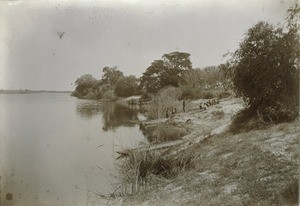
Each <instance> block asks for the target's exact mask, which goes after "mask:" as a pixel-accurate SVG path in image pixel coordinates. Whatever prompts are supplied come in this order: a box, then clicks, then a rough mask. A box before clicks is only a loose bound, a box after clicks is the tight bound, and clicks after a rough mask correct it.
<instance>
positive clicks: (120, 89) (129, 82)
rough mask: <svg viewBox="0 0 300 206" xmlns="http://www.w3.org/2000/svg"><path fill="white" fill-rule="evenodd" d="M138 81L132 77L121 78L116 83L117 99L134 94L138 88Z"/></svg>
mask: <svg viewBox="0 0 300 206" xmlns="http://www.w3.org/2000/svg"><path fill="white" fill-rule="evenodd" d="M138 81H139V80H138V79H137V78H136V77H135V76H133V75H130V76H128V77H123V78H122V79H120V80H119V81H118V82H117V83H116V87H115V94H116V95H117V96H118V97H129V96H132V95H134V94H136V92H137V90H138V86H139V85H138Z"/></svg>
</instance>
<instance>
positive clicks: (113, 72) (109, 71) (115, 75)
mask: <svg viewBox="0 0 300 206" xmlns="http://www.w3.org/2000/svg"><path fill="white" fill-rule="evenodd" d="M102 71H103V73H104V74H103V76H102V82H103V83H105V84H110V85H111V86H114V85H115V84H116V83H117V82H118V80H119V79H121V78H123V77H124V75H123V72H121V71H119V70H118V67H104V68H103V70H102Z"/></svg>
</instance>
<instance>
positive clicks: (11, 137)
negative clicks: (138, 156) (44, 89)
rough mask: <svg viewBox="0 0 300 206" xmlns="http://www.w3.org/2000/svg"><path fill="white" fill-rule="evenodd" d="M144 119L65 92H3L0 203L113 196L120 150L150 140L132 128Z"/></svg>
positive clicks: (0, 97) (71, 201)
mask: <svg viewBox="0 0 300 206" xmlns="http://www.w3.org/2000/svg"><path fill="white" fill-rule="evenodd" d="M144 118H145V117H144V116H143V115H142V114H140V113H139V112H138V111H136V110H132V109H130V108H127V107H124V106H120V105H117V104H115V103H111V102H102V103H101V102H99V101H90V100H79V99H76V98H74V97H70V95H69V94H66V93H65V94H62V93H60V94H59V93H40V94H0V121H1V122H0V146H1V147H0V166H1V167H0V169H1V170H0V171H1V202H0V204H1V205H18V206H19V205H22V206H23V205H31V206H35V205H43V206H44V205H45V206H47V205H49V206H50V205H51V206H52V205H58V206H59V205H74V206H75V205H86V201H87V195H88V193H87V190H88V191H92V192H95V193H99V194H108V193H110V192H112V191H113V190H114V188H115V187H116V183H118V181H120V179H119V178H118V172H117V170H116V169H117V166H116V165H118V160H116V158H117V157H118V155H117V154H116V151H118V150H121V149H124V148H131V147H135V146H137V145H139V144H141V143H143V142H146V139H145V138H144V136H143V134H142V132H141V131H140V130H139V126H138V125H136V124H134V122H136V120H142V119H144ZM7 199H11V200H7Z"/></svg>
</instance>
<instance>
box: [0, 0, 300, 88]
mask: <svg viewBox="0 0 300 206" xmlns="http://www.w3.org/2000/svg"><path fill="white" fill-rule="evenodd" d="M294 2H295V0H177V1H176V0H61V1H56V0H49V1H46V0H31V1H30V0H14V1H0V45H1V47H0V89H34V90H39V89H46V90H74V88H75V86H74V82H75V80H76V79H77V78H78V77H80V76H81V75H83V74H92V75H93V76H94V77H95V78H97V79H100V78H101V76H102V69H103V67H105V66H118V67H119V69H120V70H121V71H122V72H123V73H124V74H125V75H130V74H133V75H136V76H137V77H140V76H141V75H142V73H143V72H144V71H145V70H146V68H147V67H148V66H150V64H151V62H153V61H154V60H156V59H160V58H161V56H162V55H163V54H165V53H170V52H173V51H183V52H188V53H190V54H191V61H192V63H193V67H194V68H196V67H204V66H211V65H218V64H220V63H222V62H224V60H222V55H223V54H225V53H227V52H228V51H230V52H233V51H235V50H236V49H237V48H238V44H239V42H240V41H241V40H242V39H243V35H244V34H245V33H246V32H247V30H248V29H249V28H250V27H251V26H253V25H254V24H255V23H257V22H258V21H260V20H264V21H269V22H271V23H274V24H276V23H278V22H280V21H283V19H284V17H285V15H286V10H287V9H288V8H289V7H290V6H291V5H292V4H293V3H294ZM58 32H65V33H64V36H63V37H62V38H61V39H60V37H59V35H58V34H57V33H58Z"/></svg>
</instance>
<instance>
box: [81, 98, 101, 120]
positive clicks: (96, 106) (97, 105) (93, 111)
mask: <svg viewBox="0 0 300 206" xmlns="http://www.w3.org/2000/svg"><path fill="white" fill-rule="evenodd" d="M76 109H77V114H80V116H81V117H85V118H92V117H93V116H95V115H97V114H99V113H100V112H101V111H102V102H99V101H85V102H79V103H78V104H77V107H76Z"/></svg>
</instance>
